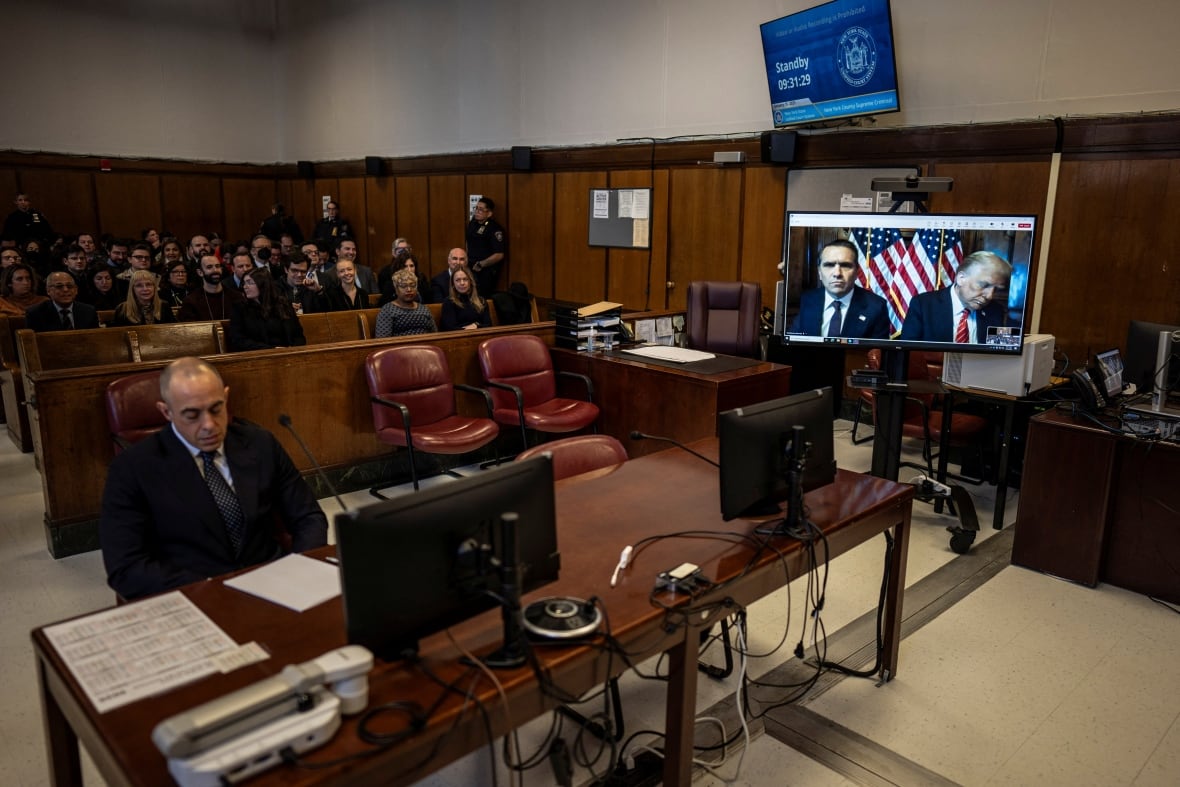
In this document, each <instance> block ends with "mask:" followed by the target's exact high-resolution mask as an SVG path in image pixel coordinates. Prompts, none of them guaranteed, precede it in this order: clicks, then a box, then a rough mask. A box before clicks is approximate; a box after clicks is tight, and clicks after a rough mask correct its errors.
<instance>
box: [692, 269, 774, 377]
mask: <svg viewBox="0 0 1180 787" xmlns="http://www.w3.org/2000/svg"><path fill="white" fill-rule="evenodd" d="M761 311H762V285H760V284H756V283H753V282H748V281H694V282H692V283H691V284H689V285H688V346H689V347H692V348H693V349H697V350H707V351H709V352H716V353H723V354H725V355H741V356H744V357H746V358H761V357H762V353H761V348H760V346H759V343H758V325H759V315H760V313H761Z"/></svg>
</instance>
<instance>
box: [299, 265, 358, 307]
mask: <svg viewBox="0 0 1180 787" xmlns="http://www.w3.org/2000/svg"><path fill="white" fill-rule="evenodd" d="M309 307H310V308H309ZM367 308H369V293H367V292H365V289H364V287H361V286H359V285H358V284H357V281H356V267H355V266H354V265H353V263H352V261H351V260H340V261H339V262H337V263H336V277H335V281H334V282H331V283H328V284H325V285H324V288H323V290H322V291H321V292H320V293H319V294H317V295H316V297H315V298H313V299H311V302H308V301H304V303H303V311H304V312H305V313H306V312H313V311H315V312H343V311H350V310H353V311H355V310H358V309H367Z"/></svg>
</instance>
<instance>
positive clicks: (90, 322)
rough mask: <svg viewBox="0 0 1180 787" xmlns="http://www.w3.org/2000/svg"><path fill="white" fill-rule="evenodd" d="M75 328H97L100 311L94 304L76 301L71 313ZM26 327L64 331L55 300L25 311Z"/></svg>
mask: <svg viewBox="0 0 1180 787" xmlns="http://www.w3.org/2000/svg"><path fill="white" fill-rule="evenodd" d="M71 317H72V318H73V321H74V328H77V329H81V328H97V327H98V311H97V310H95V308H94V307H93V306H90V305H88V304H85V303H82V302H80V301H74V307H73V310H72V313H71ZM25 327H26V328H31V329H33V330H34V331H64V330H67V329H66V328H64V327H62V324H61V311H60V307H59V306H58V305H57V304H56V303H54V302H53V301H45V302H44V303H39V304H37V305H36V306H34V307H33V308H31V309H29V310H28V311H27V312H25Z"/></svg>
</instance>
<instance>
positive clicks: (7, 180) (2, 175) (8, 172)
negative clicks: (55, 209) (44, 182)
mask: <svg viewBox="0 0 1180 787" xmlns="http://www.w3.org/2000/svg"><path fill="white" fill-rule="evenodd" d="M19 190H20V186H18V185H17V184H16V170H15V169H13V168H12V167H0V195H2V196H0V208H3V210H4V213H5V215H7V214H8V211H10V210H12V208H13V204H12V201H13V200H14V199H16V192H17V191H19ZM33 204H34V205H35V206H37V203H33ZM37 207H40V206H37ZM49 221H50V222H52V221H53V219H50V220H49Z"/></svg>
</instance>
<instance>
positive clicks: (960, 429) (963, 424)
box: [902, 409, 988, 445]
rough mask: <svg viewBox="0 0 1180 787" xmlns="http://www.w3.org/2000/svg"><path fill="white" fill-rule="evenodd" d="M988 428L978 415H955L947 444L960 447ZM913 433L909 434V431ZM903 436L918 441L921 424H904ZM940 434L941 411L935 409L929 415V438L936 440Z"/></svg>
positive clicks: (920, 433)
mask: <svg viewBox="0 0 1180 787" xmlns="http://www.w3.org/2000/svg"><path fill="white" fill-rule="evenodd" d="M987 428H988V422H987V419H986V418H982V417H980V416H978V415H971V414H970V413H955V414H954V416H953V417H952V418H951V432H950V434H949V435H948V438H949V442H951V443H952V444H955V445H960V444H962V443H963V442H965V441H966V440H967V438H973V437H975V435H978V434H980V433H981V432H983V431H984V430H986V429H987ZM911 429H912V430H913V433H912V434H911V433H910V430H911ZM902 432H903V434H905V436H906V437H916V438H918V439H919V440H921V439H923V437H924V435H923V432H922V425H921V424H913V425H911V424H905V425H904V427H903V428H902ZM940 434H942V410H941V409H935V410H933V411H932V412H931V413H930V438H931V439H932V440H938V436H939V435H940Z"/></svg>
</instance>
